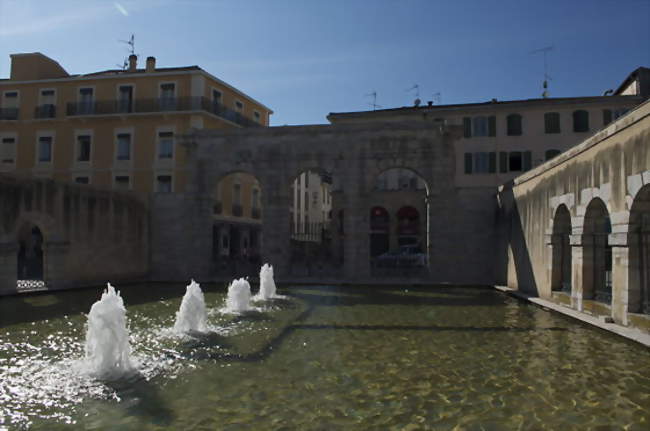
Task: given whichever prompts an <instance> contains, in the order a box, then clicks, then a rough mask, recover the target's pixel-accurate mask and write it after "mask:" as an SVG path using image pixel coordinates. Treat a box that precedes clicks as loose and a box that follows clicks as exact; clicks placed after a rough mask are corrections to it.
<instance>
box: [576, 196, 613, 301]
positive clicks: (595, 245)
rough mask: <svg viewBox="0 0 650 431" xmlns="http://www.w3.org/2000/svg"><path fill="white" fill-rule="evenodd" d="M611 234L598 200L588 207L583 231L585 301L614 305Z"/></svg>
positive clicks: (605, 214)
mask: <svg viewBox="0 0 650 431" xmlns="http://www.w3.org/2000/svg"><path fill="white" fill-rule="evenodd" d="M611 232H612V227H611V223H610V220H609V212H608V211H607V207H606V206H605V203H604V202H603V201H602V200H600V199H598V198H595V199H593V200H592V201H591V202H590V203H589V205H588V206H587V211H586V212H585V221H584V230H583V239H582V241H583V264H582V268H583V269H582V280H583V298H584V299H594V300H596V301H599V302H604V303H606V304H610V303H611V302H612V248H611V247H610V246H609V245H608V243H607V237H608V235H609V234H610V233H611Z"/></svg>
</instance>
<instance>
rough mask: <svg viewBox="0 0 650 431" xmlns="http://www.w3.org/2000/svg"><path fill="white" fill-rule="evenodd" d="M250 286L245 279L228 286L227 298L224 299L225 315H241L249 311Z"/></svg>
mask: <svg viewBox="0 0 650 431" xmlns="http://www.w3.org/2000/svg"><path fill="white" fill-rule="evenodd" d="M250 302H251V286H250V284H248V280H246V279H245V278H239V279H236V280H234V281H233V282H232V283H230V286H228V297H227V298H226V308H225V310H224V311H225V312H227V313H241V312H244V311H249V310H250V309H251V304H250Z"/></svg>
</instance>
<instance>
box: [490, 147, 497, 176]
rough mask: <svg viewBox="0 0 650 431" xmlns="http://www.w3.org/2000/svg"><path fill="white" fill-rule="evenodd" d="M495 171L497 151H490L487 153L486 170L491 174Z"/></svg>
mask: <svg viewBox="0 0 650 431" xmlns="http://www.w3.org/2000/svg"><path fill="white" fill-rule="evenodd" d="M496 171H497V153H495V152H494V151H492V152H491V153H489V164H488V172H489V173H491V174H493V173H495V172H496Z"/></svg>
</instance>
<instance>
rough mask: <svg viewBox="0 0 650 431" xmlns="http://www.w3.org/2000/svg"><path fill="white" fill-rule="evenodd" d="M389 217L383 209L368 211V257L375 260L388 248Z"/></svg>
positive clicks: (374, 208) (377, 208)
mask: <svg viewBox="0 0 650 431" xmlns="http://www.w3.org/2000/svg"><path fill="white" fill-rule="evenodd" d="M389 235H390V215H389V214H388V211H387V210H386V208H384V207H372V208H371V209H370V257H372V258H375V257H377V256H379V255H380V254H383V253H386V252H387V251H388V249H389V248H390V237H389Z"/></svg>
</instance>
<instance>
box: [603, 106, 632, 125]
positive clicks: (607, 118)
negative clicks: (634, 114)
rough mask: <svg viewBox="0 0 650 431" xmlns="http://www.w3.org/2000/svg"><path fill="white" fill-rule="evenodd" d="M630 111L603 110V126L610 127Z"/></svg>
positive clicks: (624, 109)
mask: <svg viewBox="0 0 650 431" xmlns="http://www.w3.org/2000/svg"><path fill="white" fill-rule="evenodd" d="M628 111H629V110H628V109H627V108H623V109H614V110H611V109H603V125H604V126H606V125H608V124H609V123H611V122H612V121H614V120H616V119H618V118H620V117H622V116H623V115H625V114H627V113H628Z"/></svg>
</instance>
